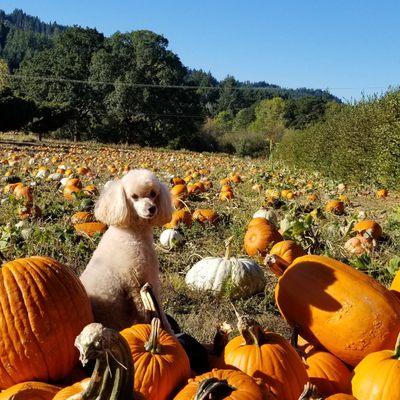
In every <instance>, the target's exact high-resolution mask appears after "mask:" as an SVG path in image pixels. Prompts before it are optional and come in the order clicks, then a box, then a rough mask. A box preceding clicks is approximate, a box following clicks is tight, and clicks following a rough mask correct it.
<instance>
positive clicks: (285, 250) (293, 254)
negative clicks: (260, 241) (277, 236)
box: [269, 240, 306, 276]
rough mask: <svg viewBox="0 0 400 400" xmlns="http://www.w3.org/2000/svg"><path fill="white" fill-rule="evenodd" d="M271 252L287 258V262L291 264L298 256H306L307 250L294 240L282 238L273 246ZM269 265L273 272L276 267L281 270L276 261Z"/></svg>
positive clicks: (284, 258)
mask: <svg viewBox="0 0 400 400" xmlns="http://www.w3.org/2000/svg"><path fill="white" fill-rule="evenodd" d="M269 254H270V255H277V256H279V257H281V258H282V259H283V260H285V261H286V262H287V263H289V264H291V263H292V262H293V261H294V260H295V259H296V258H297V257H301V256H305V255H306V252H305V251H304V250H303V248H302V247H301V246H299V245H298V244H297V243H296V242H294V241H293V240H282V241H280V242H278V243H276V244H274V245H273V246H272V248H271V250H270V252H269ZM269 267H270V268H271V270H272V271H273V272H274V270H275V269H276V268H278V271H279V267H278V266H277V265H275V264H274V263H271V264H270V265H269ZM275 273H276V272H275ZM278 276H279V272H278Z"/></svg>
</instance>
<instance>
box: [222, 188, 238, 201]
mask: <svg viewBox="0 0 400 400" xmlns="http://www.w3.org/2000/svg"><path fill="white" fill-rule="evenodd" d="M234 197H235V195H234V194H233V191H232V190H225V191H223V192H221V193H220V194H219V199H220V200H221V201H229V200H232V199H233V198H234Z"/></svg>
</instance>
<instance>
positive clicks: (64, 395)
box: [52, 378, 90, 400]
mask: <svg viewBox="0 0 400 400" xmlns="http://www.w3.org/2000/svg"><path fill="white" fill-rule="evenodd" d="M89 382H90V378H86V379H84V380H83V381H81V382H76V383H74V384H73V385H71V386H67V387H65V388H63V389H61V390H60V391H59V392H58V393H57V394H56V395H55V396H54V398H52V400H69V399H70V398H71V397H72V396H76V395H77V394H82V393H83V392H84V391H85V390H86V389H87V388H88V386H89ZM78 399H79V397H78Z"/></svg>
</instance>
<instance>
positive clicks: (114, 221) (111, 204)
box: [94, 181, 132, 226]
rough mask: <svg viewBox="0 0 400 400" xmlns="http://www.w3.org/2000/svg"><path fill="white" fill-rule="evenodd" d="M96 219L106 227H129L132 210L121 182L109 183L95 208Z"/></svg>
mask: <svg viewBox="0 0 400 400" xmlns="http://www.w3.org/2000/svg"><path fill="white" fill-rule="evenodd" d="M94 213H95V217H96V219H97V220H99V221H101V222H103V223H104V224H106V225H115V226H129V225H130V224H131V222H132V210H131V207H130V206H129V203H128V199H127V198H126V194H125V190H124V187H123V185H122V182H121V181H113V182H107V185H106V186H105V187H104V188H103V190H102V191H101V193H100V197H99V199H98V200H97V202H96V206H95V211H94Z"/></svg>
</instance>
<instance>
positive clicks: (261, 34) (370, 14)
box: [0, 0, 400, 100]
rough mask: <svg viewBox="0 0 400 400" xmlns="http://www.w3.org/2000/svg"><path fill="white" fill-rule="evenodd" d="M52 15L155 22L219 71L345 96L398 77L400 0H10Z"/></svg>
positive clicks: (105, 26) (114, 24)
mask: <svg viewBox="0 0 400 400" xmlns="http://www.w3.org/2000/svg"><path fill="white" fill-rule="evenodd" d="M0 8H1V9H4V10H5V11H7V12H10V11H12V10H13V9H14V8H22V9H23V10H24V11H25V12H27V13H28V14H32V15H35V16H38V17H40V18H41V19H42V20H44V21H47V22H48V21H57V22H58V23H61V24H78V25H82V26H89V27H96V28H97V29H98V30H99V31H102V32H104V33H105V34H106V35H110V34H112V33H113V32H115V31H117V30H119V31H122V32H124V31H128V30H135V29H150V30H153V31H155V32H157V33H161V34H163V35H164V36H166V37H167V38H168V40H169V42H170V48H171V49H172V50H173V51H175V52H176V53H177V54H178V55H179V56H180V58H181V60H182V62H183V63H184V64H185V65H187V66H189V67H192V68H202V69H204V70H206V71H211V72H212V73H213V75H214V76H215V77H217V78H218V79H222V78H224V77H225V76H226V75H228V74H230V75H233V76H235V77H236V78H237V79H240V80H250V81H259V80H265V81H267V82H270V83H276V84H279V85H281V86H284V87H293V88H295V87H310V88H329V89H330V90H331V92H332V93H334V94H335V95H337V96H339V97H341V98H342V99H345V100H346V99H347V100H350V99H358V98H360V96H361V94H362V93H365V94H367V95H368V94H371V93H375V92H377V93H381V92H382V91H384V90H385V88H387V87H388V86H390V85H391V86H397V85H399V83H400V76H399V72H400V51H399V49H400V24H399V22H400V20H399V15H400V1H398V0H397V1H395V0H393V1H392V0H381V1H372V0H347V1H345V0H297V1H296V0H290V1H289V0H280V1H279V0H247V1H245V0H229V1H228V0H214V1H212V0H201V1H195V0H185V1H183V0H175V1H162V0H142V1H137V0H113V1H110V0H96V1H88V0H79V1H77V0H68V2H67V1H62V0H34V1H32V0H17V1H8V0H2V1H1V2H0Z"/></svg>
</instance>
